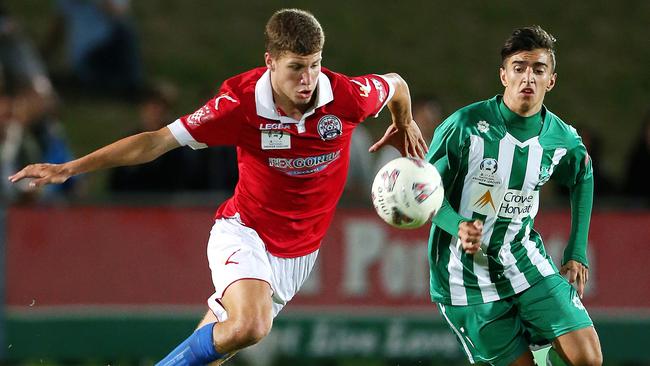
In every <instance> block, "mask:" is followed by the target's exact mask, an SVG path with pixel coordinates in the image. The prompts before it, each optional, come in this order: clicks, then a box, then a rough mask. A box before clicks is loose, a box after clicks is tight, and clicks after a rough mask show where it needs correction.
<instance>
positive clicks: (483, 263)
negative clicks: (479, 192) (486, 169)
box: [460, 135, 499, 302]
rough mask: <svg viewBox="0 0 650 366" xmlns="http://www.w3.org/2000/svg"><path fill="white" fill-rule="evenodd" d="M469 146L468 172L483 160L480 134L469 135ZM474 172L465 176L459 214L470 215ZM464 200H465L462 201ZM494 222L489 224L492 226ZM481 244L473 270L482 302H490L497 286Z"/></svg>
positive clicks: (476, 167) (476, 169)
mask: <svg viewBox="0 0 650 366" xmlns="http://www.w3.org/2000/svg"><path fill="white" fill-rule="evenodd" d="M470 142H471V143H470V148H469V157H468V164H467V170H468V172H478V171H480V169H479V166H480V164H481V162H482V161H483V154H484V145H483V144H484V141H483V139H482V138H481V137H480V136H476V135H472V136H470ZM473 175H474V174H467V175H466V176H465V184H464V186H463V194H462V196H461V197H462V198H461V206H460V207H461V212H460V214H461V215H462V216H465V217H472V213H473V212H472V209H471V207H472V202H469V204H467V202H466V201H467V200H469V199H471V196H472V192H471V187H472V184H469V183H470V182H471V179H472V176H473ZM463 201H465V202H463ZM493 224H494V223H492V224H491V225H490V227H491V226H493ZM483 227H484V228H485V223H484V224H483ZM481 246H482V247H483V248H482V250H481V251H479V252H477V253H476V254H475V255H474V256H473V259H474V263H473V264H474V265H473V267H474V268H473V272H474V274H475V275H476V279H477V282H478V286H479V288H480V290H481V295H482V297H483V301H484V302H490V301H494V300H498V299H499V294H498V292H497V288H496V286H495V285H494V283H493V282H492V280H491V279H490V272H489V268H488V261H487V257H486V254H485V251H486V250H487V246H484V244H483V242H482V243H481Z"/></svg>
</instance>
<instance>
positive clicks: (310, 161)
mask: <svg viewBox="0 0 650 366" xmlns="http://www.w3.org/2000/svg"><path fill="white" fill-rule="evenodd" d="M339 157H341V150H338V151H335V152H332V153H327V154H322V155H316V156H308V157H305V158H269V166H270V167H272V168H276V169H278V170H280V171H282V172H284V173H285V174H288V175H305V174H311V173H316V172H320V171H322V170H323V169H325V168H327V167H328V166H329V164H330V163H331V162H333V161H335V160H337V159H338V158H339Z"/></svg>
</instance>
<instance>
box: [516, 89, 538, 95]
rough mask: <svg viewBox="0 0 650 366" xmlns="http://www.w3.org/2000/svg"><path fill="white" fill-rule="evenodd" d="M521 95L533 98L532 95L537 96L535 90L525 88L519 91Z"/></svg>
mask: <svg viewBox="0 0 650 366" xmlns="http://www.w3.org/2000/svg"><path fill="white" fill-rule="evenodd" d="M519 93H521V94H523V95H525V96H531V95H533V94H535V91H534V90H533V88H523V89H521V90H520V91H519Z"/></svg>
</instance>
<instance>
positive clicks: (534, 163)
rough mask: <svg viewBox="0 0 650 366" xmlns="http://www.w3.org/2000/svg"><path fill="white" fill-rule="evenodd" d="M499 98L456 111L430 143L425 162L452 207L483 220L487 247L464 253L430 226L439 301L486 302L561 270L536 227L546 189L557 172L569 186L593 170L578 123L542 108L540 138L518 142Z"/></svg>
mask: <svg viewBox="0 0 650 366" xmlns="http://www.w3.org/2000/svg"><path fill="white" fill-rule="evenodd" d="M501 99H502V98H501V96H496V97H494V98H492V99H489V100H486V101H482V102H478V103H474V104H472V105H469V106H467V107H465V108H462V109H460V110H458V111H456V112H455V113H454V114H453V115H451V116H450V117H449V118H447V120H445V121H444V122H443V123H442V124H441V125H440V126H439V127H438V128H437V129H436V132H435V135H434V137H433V141H432V142H431V147H430V149H429V153H428V155H427V160H428V161H429V162H431V163H432V164H434V165H435V166H436V168H437V169H438V171H439V172H440V174H441V176H442V178H443V184H444V187H445V196H446V199H447V200H448V201H449V204H450V205H451V207H452V208H453V209H454V210H455V211H456V212H458V213H459V214H460V215H462V216H463V217H465V218H468V219H480V220H482V221H483V222H484V225H483V239H482V243H481V249H480V250H479V252H477V253H476V254H474V255H468V254H466V253H464V252H463V250H462V248H461V247H460V245H459V242H458V239H457V237H455V236H454V235H455V233H454V235H451V234H449V233H447V232H445V231H443V230H442V229H441V228H440V227H438V226H436V225H435V224H434V225H433V226H432V229H431V236H430V238H429V262H430V263H429V264H430V266H431V298H432V300H433V301H435V302H440V303H444V304H452V305H472V304H478V303H487V302H491V301H495V300H499V299H503V298H507V297H509V296H512V295H514V294H517V293H519V292H521V291H523V290H525V289H527V288H529V287H530V286H531V285H532V284H534V283H535V282H536V281H538V280H540V279H542V278H543V277H546V276H549V275H551V274H553V273H556V272H557V268H556V267H555V265H554V264H553V262H552V260H551V259H550V257H549V256H548V255H547V254H546V251H545V250H544V246H543V243H542V238H541V237H540V235H539V234H538V233H537V232H536V231H535V230H534V229H533V222H534V219H535V216H536V215H537V211H538V209H539V192H540V188H541V187H542V186H543V185H544V183H546V182H547V181H548V180H549V179H550V178H551V176H552V177H553V179H554V180H556V181H558V182H559V183H560V184H563V185H566V186H570V187H571V186H574V185H576V184H577V183H578V182H580V181H582V180H583V179H586V178H588V177H591V174H592V172H591V162H590V160H589V157H588V155H587V152H586V149H585V147H584V145H583V144H582V141H581V139H580V137H579V136H578V134H577V133H576V131H575V129H574V128H573V127H571V126H569V125H567V124H566V123H564V122H563V121H562V120H561V119H560V118H558V117H557V116H556V115H554V114H553V113H551V112H550V111H548V110H547V109H546V108H543V109H542V113H541V121H542V122H543V124H542V126H541V132H540V133H539V135H538V136H534V137H532V138H530V139H528V140H526V141H519V140H517V139H516V138H515V137H514V136H513V135H511V134H510V133H509V132H508V130H507V128H506V121H505V120H504V117H503V115H502V113H501V112H500V110H499V104H500V103H501ZM538 128H539V125H538Z"/></svg>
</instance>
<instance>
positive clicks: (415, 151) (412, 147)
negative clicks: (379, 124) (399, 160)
mask: <svg viewBox="0 0 650 366" xmlns="http://www.w3.org/2000/svg"><path fill="white" fill-rule="evenodd" d="M384 145H392V146H394V147H395V148H396V149H397V150H398V151H399V152H400V154H402V156H409V157H417V158H420V159H424V156H425V155H426V153H427V151H428V150H429V149H428V148H427V143H426V142H425V141H424V138H423V137H422V132H420V128H419V127H418V125H417V123H415V121H413V120H411V123H409V124H408V126H406V128H402V129H400V128H398V127H397V126H396V125H395V124H394V123H393V124H391V125H390V126H388V129H386V133H385V134H384V136H383V137H382V138H381V139H380V140H379V141H377V142H375V144H374V145H372V146H370V149H368V151H370V152H375V151H377V150H379V149H380V148H382V147H383V146H384Z"/></svg>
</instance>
